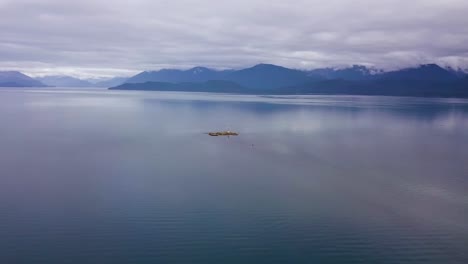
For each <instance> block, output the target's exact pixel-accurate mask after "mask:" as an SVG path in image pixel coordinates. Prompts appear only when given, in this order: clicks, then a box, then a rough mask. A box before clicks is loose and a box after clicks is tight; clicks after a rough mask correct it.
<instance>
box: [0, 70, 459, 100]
mask: <svg viewBox="0 0 468 264" xmlns="http://www.w3.org/2000/svg"><path fill="white" fill-rule="evenodd" d="M467 76H468V75H467V73H466V72H464V71H461V70H454V69H451V68H442V67H440V66H438V65H436V64H427V65H420V66H418V67H414V68H407V69H401V70H397V71H391V72H384V71H382V70H378V69H375V68H368V67H365V66H361V65H354V66H352V67H348V68H341V69H335V68H323V69H314V70H310V71H301V70H296V69H289V68H285V67H281V66H277V65H272V64H258V65H255V66H253V67H250V68H246V69H240V70H214V69H209V68H205V67H195V68H192V69H188V70H177V69H162V70H159V71H145V72H141V73H139V74H137V75H135V76H133V77H130V78H124V77H116V78H112V79H108V80H104V81H103V80H81V79H78V78H74V77H70V76H45V77H38V78H36V79H33V78H31V77H29V76H26V75H24V74H22V73H19V72H0V86H10V87H34V86H37V87H44V86H54V87H106V88H107V87H111V88H110V89H120V90H160V91H194V92H223V93H251V94H267V93H272V94H277V93H279V94H360V95H402V96H405V95H408V96H442V97H468V77H467Z"/></svg>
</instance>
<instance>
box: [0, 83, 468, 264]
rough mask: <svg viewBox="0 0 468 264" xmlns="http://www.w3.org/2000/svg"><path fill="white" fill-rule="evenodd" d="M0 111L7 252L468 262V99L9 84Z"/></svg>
mask: <svg viewBox="0 0 468 264" xmlns="http://www.w3.org/2000/svg"><path fill="white" fill-rule="evenodd" d="M0 122H1V127H0V128H1V129H0V263H7V264H8V263H80V264H81V263H268V264H271V263H437V264H439V263H444V264H447V263H448V264H450V263H468V192H467V190H468V101H466V100H455V99H418V98H392V97H346V96H335V97H333V96H315V97H314V96H308V97H295V98H291V97H283V98H277V97H255V96H233V95H231V96H228V95H207V94H189V93H157V92H109V91H105V90H93V89H87V90H81V91H80V90H61V89H45V90H28V89H17V90H15V89H4V90H1V91H0ZM228 129H230V130H235V131H238V132H240V136H239V137H231V138H224V137H217V138H216V137H209V136H208V135H206V134H204V133H205V132H208V131H213V130H215V131H216V130H228Z"/></svg>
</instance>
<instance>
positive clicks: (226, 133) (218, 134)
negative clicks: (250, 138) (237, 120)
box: [208, 131, 239, 137]
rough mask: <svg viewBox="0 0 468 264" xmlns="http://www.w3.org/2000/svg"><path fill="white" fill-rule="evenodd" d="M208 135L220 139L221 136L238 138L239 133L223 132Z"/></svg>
mask: <svg viewBox="0 0 468 264" xmlns="http://www.w3.org/2000/svg"><path fill="white" fill-rule="evenodd" d="M208 135H210V136H212V137H219V136H238V135H239V133H236V132H232V131H221V132H209V133H208Z"/></svg>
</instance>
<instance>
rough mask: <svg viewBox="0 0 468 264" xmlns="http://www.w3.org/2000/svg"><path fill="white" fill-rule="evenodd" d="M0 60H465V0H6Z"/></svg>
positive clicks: (105, 66)
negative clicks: (227, 0) (324, 0)
mask: <svg viewBox="0 0 468 264" xmlns="http://www.w3.org/2000/svg"><path fill="white" fill-rule="evenodd" d="M0 12H1V14H2V16H0V32H2V34H1V35H0V68H3V69H6V68H9V69H11V68H15V69H24V70H25V71H27V72H31V73H39V74H40V73H41V71H43V70H44V69H49V70H50V69H55V70H56V71H59V72H63V71H69V70H66V69H71V68H74V69H76V72H77V74H85V75H113V74H118V73H121V72H127V73H130V72H134V71H140V70H147V69H158V68H163V67H176V68H187V67H191V66H196V65H203V66H209V67H215V68H229V67H244V66H250V65H252V64H256V63H260V62H265V63H276V64H281V65H284V66H288V67H295V68H314V67H322V66H336V65H346V64H354V63H362V64H366V65H375V66H377V67H383V68H398V67H404V66H409V65H414V64H417V63H426V62H439V63H442V64H450V65H454V66H462V67H467V62H468V48H467V47H466V43H468V27H466V25H468V16H466V13H468V1H465V0H463V1H462V0H450V1H439V0H415V1H402V0H381V1H371V0H357V1H346V0H328V1H326V2H323V1H318V0H296V1H288V2H286V1H273V0H269V1H266V0H250V1H247V0H238V1H229V2H226V1H211V0H198V1H192V0H179V1H162V0H158V1H155V0H136V1H127V0H114V1H104V0H81V1H63V0H0Z"/></svg>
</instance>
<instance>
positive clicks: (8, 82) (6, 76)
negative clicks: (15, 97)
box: [0, 71, 46, 87]
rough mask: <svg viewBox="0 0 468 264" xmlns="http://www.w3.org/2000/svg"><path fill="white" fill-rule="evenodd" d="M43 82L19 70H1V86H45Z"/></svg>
mask: <svg viewBox="0 0 468 264" xmlns="http://www.w3.org/2000/svg"><path fill="white" fill-rule="evenodd" d="M45 86H46V85H45V84H43V83H42V82H40V81H38V80H35V79H33V78H31V77H29V76H27V75H25V74H23V73H21V72H18V71H0V87H45Z"/></svg>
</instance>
